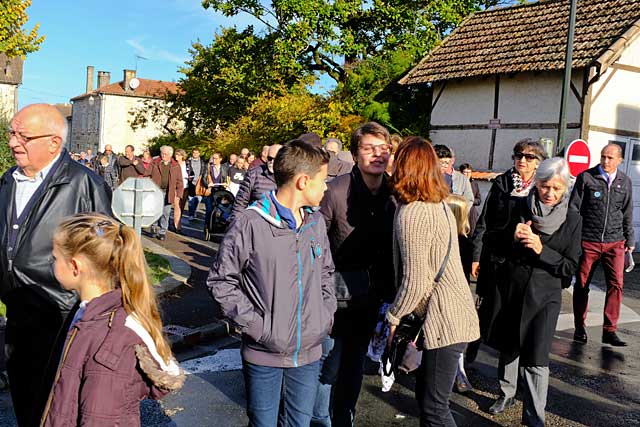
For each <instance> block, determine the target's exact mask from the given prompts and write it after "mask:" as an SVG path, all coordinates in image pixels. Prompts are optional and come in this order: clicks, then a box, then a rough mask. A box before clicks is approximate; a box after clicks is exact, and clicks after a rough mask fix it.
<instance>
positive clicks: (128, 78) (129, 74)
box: [122, 70, 136, 92]
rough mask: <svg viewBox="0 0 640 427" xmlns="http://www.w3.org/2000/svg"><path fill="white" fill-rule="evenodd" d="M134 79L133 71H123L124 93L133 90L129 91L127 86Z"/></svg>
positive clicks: (130, 90)
mask: <svg viewBox="0 0 640 427" xmlns="http://www.w3.org/2000/svg"><path fill="white" fill-rule="evenodd" d="M135 77H136V72H135V70H124V81H123V82H122V84H123V85H124V91H125V92H132V91H133V89H131V87H130V86H129V82H130V81H131V79H133V78H135Z"/></svg>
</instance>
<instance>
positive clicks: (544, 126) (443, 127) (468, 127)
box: [430, 123, 580, 130]
mask: <svg viewBox="0 0 640 427" xmlns="http://www.w3.org/2000/svg"><path fill="white" fill-rule="evenodd" d="M430 128H431V129H432V130H490V129H491V128H489V125H488V124H485V123H482V124H479V123H477V124H475V123H474V124H463V125H431V126H430ZM500 129H511V130H514V129H558V123H500ZM567 129H580V123H567ZM493 130H495V129H493Z"/></svg>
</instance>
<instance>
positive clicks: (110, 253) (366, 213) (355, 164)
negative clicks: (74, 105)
mask: <svg viewBox="0 0 640 427" xmlns="http://www.w3.org/2000/svg"><path fill="white" fill-rule="evenodd" d="M67 131H68V130H67V125H66V121H65V120H64V118H63V117H62V116H61V115H60V113H59V112H58V111H57V110H56V109H55V108H54V107H52V106H50V105H46V104H36V105H31V106H27V107H25V108H24V109H22V110H20V111H19V112H18V113H17V114H16V116H15V117H14V118H13V120H12V121H11V128H10V129H9V146H10V148H11V151H12V154H13V156H14V159H15V162H16V167H14V168H12V169H10V170H9V171H8V172H7V173H6V174H5V175H4V176H3V177H2V178H1V180H0V203H1V205H2V206H5V207H6V208H5V209H6V212H5V213H6V215H4V216H2V218H1V219H0V239H1V240H0V242H1V245H0V267H2V268H1V269H0V299H1V300H2V301H3V302H4V303H5V304H6V306H7V319H8V320H7V329H6V345H5V350H6V353H7V357H8V363H7V369H8V374H9V380H10V389H11V395H12V400H13V407H14V411H15V413H16V418H17V421H18V424H19V426H20V427H24V426H32V425H45V426H63V425H64V426H67V425H107V424H108V425H128V426H129V425H130V426H135V425H140V410H139V405H138V403H139V401H140V400H141V399H142V398H144V397H153V398H159V397H161V396H163V395H164V394H166V393H168V392H170V391H172V390H176V389H178V388H180V387H181V385H182V383H183V382H184V373H183V372H182V371H181V370H180V368H179V365H178V364H177V362H176V361H175V359H174V357H173V355H172V353H171V349H170V347H169V345H168V343H167V342H166V340H165V338H164V337H163V335H162V323H161V319H160V313H159V310H158V307H157V302H156V300H155V297H154V292H153V290H152V289H151V287H150V285H149V283H148V280H147V278H146V272H145V261H144V255H143V253H142V247H141V242H140V238H139V237H138V236H137V235H136V233H135V232H134V231H133V230H132V229H130V228H129V227H126V226H124V225H122V224H120V223H119V222H118V221H117V220H115V219H114V218H113V216H112V212H111V208H110V198H111V192H112V190H113V189H114V188H115V187H116V186H117V185H119V183H122V182H123V181H124V180H126V179H127V178H129V177H149V178H150V179H152V180H153V181H154V182H155V183H156V184H157V185H158V186H159V187H160V188H161V189H162V190H164V191H165V199H164V210H163V215H162V217H161V218H160V219H159V221H158V223H157V224H156V225H155V226H154V227H153V229H152V230H151V232H152V233H153V234H154V235H156V236H157V237H158V238H159V239H160V240H164V239H165V235H166V232H167V230H168V229H169V222H170V218H171V211H172V209H173V211H174V212H173V220H174V223H173V226H174V231H175V232H176V233H180V229H181V222H182V221H183V220H182V219H181V218H183V217H184V216H185V215H184V213H185V210H186V216H187V218H193V215H194V214H195V212H196V210H197V207H198V204H199V203H200V202H204V203H205V206H206V216H207V217H208V216H210V215H212V203H213V202H212V200H211V199H212V198H211V197H210V195H211V192H212V191H213V190H214V189H215V188H216V187H223V188H225V189H226V191H229V192H231V193H233V195H234V196H235V203H234V206H233V211H232V212H230V217H229V227H228V229H227V230H226V232H225V234H224V237H223V239H222V242H221V243H220V247H219V250H218V253H217V255H216V256H215V257H214V259H213V260H212V264H211V268H210V271H209V275H208V278H207V281H206V286H207V288H208V290H209V292H210V294H211V296H212V297H213V298H214V299H215V301H216V302H217V303H218V304H219V306H220V308H221V310H222V313H223V314H224V315H225V316H226V317H228V318H229V319H230V320H231V321H232V322H233V324H234V325H235V326H236V327H237V330H238V331H239V333H240V335H241V338H242V342H241V350H240V351H241V356H242V362H243V375H244V381H245V390H246V398H247V415H248V418H249V424H250V425H251V426H268V427H273V426H276V425H279V426H309V425H312V426H334V427H342V426H353V425H356V424H357V416H356V408H357V402H358V397H359V394H360V389H361V386H362V380H363V374H364V364H365V358H366V357H367V354H368V353H370V352H371V345H370V344H371V343H373V342H382V343H383V344H382V347H386V351H384V353H383V355H382V358H381V368H383V367H384V366H387V365H386V363H387V362H388V361H389V359H388V354H389V349H392V348H393V347H394V345H395V343H396V342H397V340H396V338H397V336H398V335H399V334H400V333H401V331H402V330H403V326H404V325H406V322H408V321H409V320H408V319H414V320H412V321H413V322H415V319H417V323H418V330H419V333H418V334H417V336H416V337H415V338H413V342H414V344H415V346H416V348H417V349H418V350H419V351H420V352H421V356H420V361H419V362H420V363H419V367H417V369H416V370H415V377H416V388H415V397H416V402H417V406H418V408H419V413H420V425H421V426H455V425H456V423H455V421H454V419H453V416H452V414H451V411H450V409H449V399H450V396H451V393H452V390H454V389H455V390H457V391H459V392H468V391H470V390H472V389H473V385H472V384H471V382H470V381H469V379H468V378H467V376H466V373H465V363H467V364H468V363H473V361H474V359H475V354H476V353H477V349H478V345H479V343H480V342H481V341H482V342H484V343H485V344H486V345H489V346H491V347H492V348H494V349H496V350H497V351H498V352H499V354H500V356H499V360H498V371H497V379H496V380H497V382H498V383H499V386H500V396H499V397H498V399H497V400H496V401H495V402H493V404H492V405H491V406H490V407H488V408H486V410H487V411H488V412H489V413H491V414H499V413H501V412H503V411H504V410H505V409H506V408H508V407H510V406H512V405H513V404H514V399H515V394H516V391H517V388H518V386H519V385H520V386H521V387H522V389H523V390H522V392H523V412H522V423H523V424H524V425H528V426H542V425H544V423H545V407H546V400H547V389H548V384H549V353H550V350H551V342H552V339H553V335H554V332H555V328H556V323H557V319H558V316H559V313H560V306H561V303H562V298H561V293H562V289H563V288H566V287H568V286H571V283H572V278H573V277H575V284H574V293H573V309H574V319H575V333H574V340H575V341H576V342H579V343H585V342H587V340H588V337H587V332H586V329H585V321H586V312H587V303H588V292H589V283H590V281H591V278H592V277H593V268H594V266H595V265H596V264H597V263H598V262H600V263H601V264H602V266H603V268H604V270H605V277H606V282H607V294H606V302H605V309H604V312H605V322H604V326H603V333H602V342H603V343H605V344H610V345H613V346H619V347H622V346H625V345H626V343H625V342H624V341H623V340H622V339H621V338H620V337H619V336H618V335H617V333H616V331H617V320H618V317H619V311H620V304H621V300H622V289H623V270H624V259H625V256H628V255H626V254H630V253H631V252H632V251H633V249H634V244H635V243H634V242H635V239H634V233H633V226H632V218H633V215H632V202H631V191H632V187H631V181H630V179H629V177H627V176H626V175H625V174H624V173H623V172H622V171H620V170H618V166H619V165H620V163H621V162H622V151H621V149H620V147H619V146H617V145H615V144H608V145H606V146H605V147H604V148H603V149H602V153H601V160H600V164H599V165H597V166H595V167H593V168H591V169H588V170H587V171H585V172H583V173H582V174H580V175H579V176H578V177H577V179H576V180H575V183H573V182H572V179H571V177H570V174H569V169H568V166H567V163H566V161H565V160H564V159H562V158H559V157H552V158H547V153H546V152H545V150H544V148H543V146H542V145H541V144H540V143H539V142H538V141H536V140H532V139H523V140H521V141H518V142H517V143H516V144H515V145H514V147H513V154H512V158H513V167H512V168H510V169H509V170H508V171H506V172H504V173H503V174H501V175H499V176H497V177H496V178H495V179H494V180H493V183H492V185H491V188H490V190H489V192H488V194H487V196H486V200H485V202H484V203H482V200H481V195H480V191H479V189H478V185H477V183H476V182H474V181H473V180H472V179H470V176H471V172H472V167H471V165H470V164H468V163H463V164H461V165H460V166H459V170H456V169H455V160H456V158H455V153H454V151H453V150H452V149H451V148H450V147H447V146H444V145H433V144H431V142H430V141H429V140H427V139H425V138H422V137H419V136H410V137H406V138H400V137H399V136H397V135H391V134H390V133H389V131H388V130H387V129H386V128H385V127H383V126H381V125H380V124H378V123H374V122H370V123H365V124H363V125H361V126H359V127H358V128H357V129H356V130H355V131H354V132H353V134H352V135H351V140H350V141H349V151H348V152H347V151H343V150H342V142H341V141H339V140H336V139H332V138H329V139H327V140H326V141H325V142H324V145H323V143H322V140H321V138H320V137H319V136H318V135H316V134H314V133H307V134H303V135H300V136H299V137H298V138H296V139H294V140H291V141H288V142H283V143H282V144H278V143H275V144H273V145H270V146H264V147H263V148H262V151H261V153H260V155H259V156H255V155H252V153H251V152H250V151H249V150H248V149H244V148H243V149H242V150H241V151H240V154H239V155H236V154H231V155H230V156H229V160H228V162H226V163H225V162H224V158H223V156H222V154H221V153H219V152H215V153H213V154H212V155H211V157H210V158H209V161H208V162H207V161H206V160H204V159H202V158H201V157H200V151H199V150H198V149H197V148H196V149H193V150H192V152H191V155H190V156H187V153H186V152H185V150H182V149H176V150H174V149H173V148H172V147H170V146H163V147H161V148H160V156H159V157H158V158H156V159H153V158H152V157H151V154H150V153H149V152H145V153H143V155H142V157H137V156H136V155H135V152H134V147H132V146H127V147H126V148H125V153H124V154H123V155H121V156H118V155H116V154H115V153H113V152H112V147H111V146H109V145H107V146H105V148H104V152H103V153H99V154H97V155H96V156H93V155H92V153H81V154H80V155H79V156H78V158H77V159H73V158H72V157H71V156H70V154H69V153H68V152H67V150H66V149H64V147H63V145H64V144H63V141H65V139H66V133H67ZM345 154H347V157H345ZM94 172H95V173H94ZM472 278H476V287H475V292H476V294H477V295H476V298H474V296H473V295H472V286H471V285H472V283H471V281H472ZM381 309H382V311H381ZM381 319H382V320H381ZM379 324H382V325H384V326H383V327H378V325H379ZM465 355H466V357H465ZM465 359H466V360H465ZM383 371H384V370H383Z"/></svg>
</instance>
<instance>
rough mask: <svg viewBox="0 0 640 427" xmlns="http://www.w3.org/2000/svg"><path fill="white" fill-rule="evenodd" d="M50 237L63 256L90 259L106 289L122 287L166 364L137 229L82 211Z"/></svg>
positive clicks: (128, 308)
mask: <svg viewBox="0 0 640 427" xmlns="http://www.w3.org/2000/svg"><path fill="white" fill-rule="evenodd" d="M53 240H54V242H55V244H56V246H57V247H59V248H60V251H61V252H62V253H63V254H64V255H65V256H66V257H68V258H71V257H73V256H75V255H76V254H82V255H84V256H85V257H86V258H87V259H88V260H89V261H91V263H92V266H93V268H94V270H95V271H94V274H95V275H96V277H99V278H102V279H103V281H104V282H106V283H107V284H108V286H109V289H107V290H113V289H117V288H120V289H121V290H122V305H123V306H124V309H125V311H126V312H127V313H128V314H129V315H132V316H134V317H135V318H136V320H138V321H139V322H140V323H141V324H142V326H144V328H145V329H146V330H147V331H148V332H149V334H150V335H151V337H152V338H153V341H154V343H155V345H156V347H157V349H158V353H159V354H160V356H161V357H162V359H163V360H164V361H165V362H166V363H169V362H170V360H171V359H172V355H171V348H170V347H169V344H168V343H167V341H166V340H165V338H164V336H163V335H162V320H161V319H160V313H159V311H158V305H157V301H156V295H155V293H154V292H153V289H152V288H151V285H150V284H149V279H148V278H147V263H146V261H145V258H144V252H143V250H142V244H141V242H140V237H139V236H138V235H137V234H136V232H135V231H134V230H133V229H132V228H130V227H127V226H125V225H123V224H120V223H118V222H116V221H115V220H114V219H112V218H109V217H107V216H105V215H101V214H96V213H82V214H77V215H73V216H71V217H69V218H67V219H65V220H63V221H62V223H61V224H60V225H59V226H58V228H57V230H56V232H55V234H54V237H53ZM105 279H106V280H105Z"/></svg>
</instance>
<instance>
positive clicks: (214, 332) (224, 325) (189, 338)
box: [165, 320, 230, 351]
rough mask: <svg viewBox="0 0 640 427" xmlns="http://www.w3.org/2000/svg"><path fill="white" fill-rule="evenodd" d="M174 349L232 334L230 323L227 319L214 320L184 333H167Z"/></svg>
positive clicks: (192, 345)
mask: <svg viewBox="0 0 640 427" xmlns="http://www.w3.org/2000/svg"><path fill="white" fill-rule="evenodd" d="M165 335H166V337H167V341H168V342H169V345H171V349H172V350H174V351H175V350H180V349H184V348H188V347H194V346H197V345H199V344H201V343H202V342H203V341H207V340H213V339H217V338H223V337H226V336H229V335H230V325H229V323H228V322H227V321H225V320H216V321H214V322H211V323H208V324H206V325H202V326H200V327H198V328H194V329H192V330H190V331H189V333H187V334H184V335H178V334H165Z"/></svg>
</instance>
